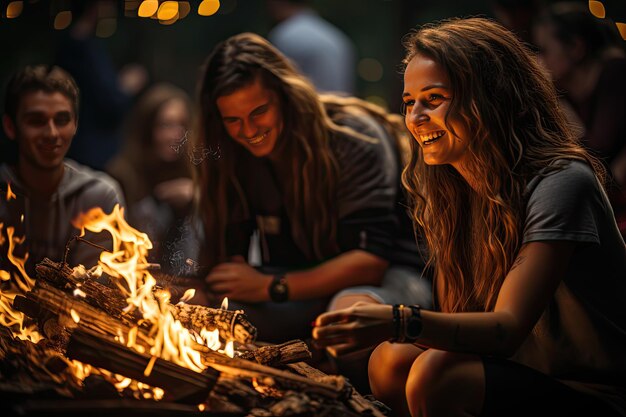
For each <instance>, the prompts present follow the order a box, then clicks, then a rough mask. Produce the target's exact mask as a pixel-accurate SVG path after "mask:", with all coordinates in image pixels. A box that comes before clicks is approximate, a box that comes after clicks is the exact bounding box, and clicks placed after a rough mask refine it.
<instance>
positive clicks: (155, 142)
mask: <svg viewBox="0 0 626 417" xmlns="http://www.w3.org/2000/svg"><path fill="white" fill-rule="evenodd" d="M191 122H192V109H191V102H190V98H189V95H188V94H187V93H186V92H185V91H183V90H182V89H180V88H178V87H176V86H174V85H171V84H168V83H157V84H154V85H152V86H151V87H149V88H148V89H147V90H146V91H145V92H144V93H143V94H142V95H141V96H140V97H139V99H138V101H137V103H136V104H135V106H134V108H133V109H132V111H131V113H130V116H129V118H128V120H127V121H126V128H125V132H126V134H125V141H124V146H123V148H122V151H121V152H120V154H119V155H117V156H116V157H115V158H113V160H111V162H110V163H109V164H108V165H107V172H109V174H110V175H111V176H113V177H114V178H115V179H117V180H118V181H119V182H120V184H121V186H122V190H123V192H124V196H125V199H126V202H127V210H126V219H127V220H128V222H129V224H130V225H132V226H133V227H135V228H136V229H138V230H140V231H142V232H145V233H147V234H148V236H149V237H150V240H151V241H152V244H153V249H152V250H151V251H150V253H149V254H148V255H149V261H150V262H155V263H158V264H160V265H161V272H163V273H168V274H173V275H186V274H187V272H189V271H188V269H189V268H188V267H189V265H188V264H186V263H185V261H186V259H188V258H194V257H195V255H194V252H193V251H192V248H193V247H194V246H196V245H197V242H195V241H193V239H192V236H193V234H192V233H191V229H190V227H191V223H190V222H191V217H190V216H191V207H192V198H193V190H194V187H193V180H192V178H191V175H192V170H191V166H192V163H191V161H190V157H189V155H188V145H189V144H188V143H187V140H188V131H189V128H190V125H191Z"/></svg>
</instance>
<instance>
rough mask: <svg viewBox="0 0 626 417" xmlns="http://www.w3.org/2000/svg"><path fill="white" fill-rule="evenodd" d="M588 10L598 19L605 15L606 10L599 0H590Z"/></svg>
mask: <svg viewBox="0 0 626 417" xmlns="http://www.w3.org/2000/svg"><path fill="white" fill-rule="evenodd" d="M589 11H590V12H591V14H592V15H594V16H595V17H597V18H598V19H604V18H605V17H606V10H604V4H602V2H601V1H593V0H590V1H589Z"/></svg>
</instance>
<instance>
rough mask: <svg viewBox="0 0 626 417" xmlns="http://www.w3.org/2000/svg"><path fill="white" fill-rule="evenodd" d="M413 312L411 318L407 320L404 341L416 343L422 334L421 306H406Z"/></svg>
mask: <svg viewBox="0 0 626 417" xmlns="http://www.w3.org/2000/svg"><path fill="white" fill-rule="evenodd" d="M406 307H407V308H409V309H410V310H411V316H410V317H408V318H407V319H406V320H405V326H404V340H405V341H406V342H415V341H416V340H417V338H418V337H419V335H420V333H422V316H421V314H420V306H418V305H411V306H406Z"/></svg>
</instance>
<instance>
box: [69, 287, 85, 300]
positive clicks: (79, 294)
mask: <svg viewBox="0 0 626 417" xmlns="http://www.w3.org/2000/svg"><path fill="white" fill-rule="evenodd" d="M72 294H74V297H81V298H85V297H87V294H85V292H84V291H83V290H81V289H79V288H76V289H74V291H73V293H72Z"/></svg>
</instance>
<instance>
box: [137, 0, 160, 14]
mask: <svg viewBox="0 0 626 417" xmlns="http://www.w3.org/2000/svg"><path fill="white" fill-rule="evenodd" d="M158 9H159V1H158V0H143V1H142V2H141V4H140V5H139V10H138V11H137V15H138V16H139V17H152V16H154V14H155V13H156V12H157V10H158Z"/></svg>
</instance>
